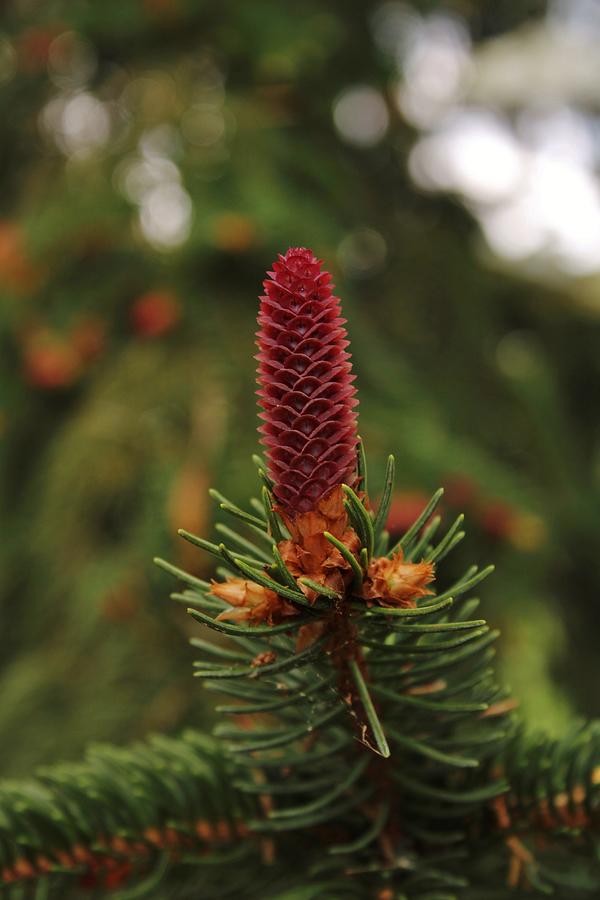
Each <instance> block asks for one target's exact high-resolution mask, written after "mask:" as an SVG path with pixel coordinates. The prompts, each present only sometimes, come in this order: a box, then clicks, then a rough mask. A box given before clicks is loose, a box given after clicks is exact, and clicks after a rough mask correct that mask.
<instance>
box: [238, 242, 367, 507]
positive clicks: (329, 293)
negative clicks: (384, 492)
mask: <svg viewBox="0 0 600 900" xmlns="http://www.w3.org/2000/svg"><path fill="white" fill-rule="evenodd" d="M267 275H268V278H267V279H266V281H264V282H263V284H264V287H265V294H264V295H263V296H262V297H261V298H260V313H259V316H258V323H259V326H260V327H259V331H258V341H257V343H258V347H259V353H258V355H257V357H256V358H257V359H258V384H259V390H258V392H257V393H258V397H259V404H260V406H261V407H262V410H263V411H262V412H261V414H260V418H261V419H263V420H264V424H263V425H262V426H261V427H260V429H259V430H260V432H261V433H262V438H261V442H262V443H263V444H264V445H265V446H266V448H267V461H268V469H269V475H270V476H271V478H272V480H273V482H274V483H275V488H274V493H275V496H276V498H277V500H278V501H279V503H280V504H281V505H282V506H283V507H284V508H285V509H287V510H288V511H290V512H291V513H292V514H293V513H302V512H308V511H309V510H312V509H314V508H315V506H316V504H317V503H318V501H319V500H320V499H321V497H323V496H324V495H325V494H326V493H327V492H328V491H329V490H330V489H331V488H333V487H335V486H336V485H340V484H342V483H343V482H348V481H351V482H352V481H353V480H354V473H355V470H356V442H357V435H356V412H355V407H356V406H357V405H358V400H356V399H355V393H356V390H355V388H354V387H353V384H352V383H353V381H354V379H355V376H354V375H352V366H351V364H350V354H349V353H348V352H347V351H346V347H348V344H349V341H348V340H347V333H346V329H345V328H344V324H345V322H346V319H343V318H342V317H341V310H340V301H339V298H338V297H335V296H334V295H333V285H332V284H331V275H330V274H329V272H323V271H321V260H318V259H317V258H316V257H315V256H314V254H313V253H312V251H311V250H307V249H305V248H303V247H291V248H290V249H289V250H288V251H287V253H286V254H285V256H281V255H279V260H278V261H277V262H275V263H274V264H273V271H272V272H268V273H267Z"/></svg>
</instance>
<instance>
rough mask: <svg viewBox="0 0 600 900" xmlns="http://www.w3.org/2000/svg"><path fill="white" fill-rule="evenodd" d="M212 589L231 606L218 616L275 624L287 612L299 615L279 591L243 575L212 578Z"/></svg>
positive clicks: (211, 591) (287, 614)
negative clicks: (220, 580)
mask: <svg viewBox="0 0 600 900" xmlns="http://www.w3.org/2000/svg"><path fill="white" fill-rule="evenodd" d="M210 593H211V594H213V595H214V596H215V597H219V598H220V599H221V600H225V602H226V603H230V604H231V606H232V608H231V609H224V610H223V612H222V613H219V615H218V616H217V619H219V620H221V621H222V620H223V619H231V620H232V621H234V622H246V621H248V622H252V623H254V624H258V623H260V622H267V623H268V624H269V625H273V624H275V623H277V622H281V620H282V619H285V618H286V617H287V616H295V615H297V611H296V610H295V609H294V607H293V606H291V605H290V604H289V603H286V601H285V600H283V599H282V598H281V597H279V596H278V595H277V594H276V593H275V591H270V590H269V589H268V588H265V587H262V586H261V585H260V584H255V583H254V582H253V581H245V580H244V579H243V578H230V579H229V580H228V581H223V582H221V583H218V582H216V581H213V582H212V585H211V589H210Z"/></svg>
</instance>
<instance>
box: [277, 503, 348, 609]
mask: <svg viewBox="0 0 600 900" xmlns="http://www.w3.org/2000/svg"><path fill="white" fill-rule="evenodd" d="M278 512H279V513H280V515H281V516H282V518H283V519H284V521H285V524H286V525H287V527H288V530H289V532H290V535H291V540H289V541H282V542H281V543H280V544H279V551H280V553H281V556H282V557H283V561H284V562H285V564H286V566H287V567H288V569H289V570H290V572H291V573H292V575H293V576H294V578H301V577H302V576H306V577H307V578H310V579H312V581H316V582H317V583H318V584H322V585H325V586H326V587H329V588H332V589H333V590H336V591H344V589H345V588H346V586H347V584H348V582H349V580H350V577H351V570H350V566H349V564H348V563H347V562H346V560H345V559H344V557H343V556H342V554H341V553H340V552H339V550H336V548H335V547H334V546H333V545H332V544H331V543H330V542H329V541H328V540H327V538H326V537H324V535H323V533H324V532H325V531H328V532H330V533H331V534H332V535H333V536H334V537H336V538H337V539H338V540H340V541H342V543H343V544H345V545H346V547H348V549H349V550H350V552H351V553H354V554H357V553H358V551H359V549H360V542H359V540H358V537H357V535H356V533H355V532H354V531H353V529H352V528H350V527H349V525H348V516H347V513H346V510H345V509H344V494H343V491H342V488H341V485H340V486H338V487H335V488H333V490H331V491H329V493H327V494H325V496H324V497H322V498H321V499H320V500H319V501H318V502H317V504H316V507H315V509H314V510H310V511H309V512H305V513H296V514H295V515H288V514H286V511H285V510H284V509H279V510H278ZM300 588H301V589H302V591H303V592H304V594H305V595H306V596H307V597H308V599H309V600H314V599H315V598H316V596H317V595H316V593H315V591H312V590H311V589H310V588H307V587H306V586H305V585H302V584H301V585H300Z"/></svg>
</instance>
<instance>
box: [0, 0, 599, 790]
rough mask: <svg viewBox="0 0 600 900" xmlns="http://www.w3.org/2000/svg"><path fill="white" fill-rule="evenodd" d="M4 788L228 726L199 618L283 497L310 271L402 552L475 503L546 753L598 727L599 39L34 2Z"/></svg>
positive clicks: (395, 13)
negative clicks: (273, 365) (189, 538)
mask: <svg viewBox="0 0 600 900" xmlns="http://www.w3.org/2000/svg"><path fill="white" fill-rule="evenodd" d="M0 16H1V18H0V104H1V106H0V109H1V111H2V115H1V117H0V182H1V189H0V348H1V349H0V466H1V487H0V517H1V540H0V616H1V628H0V734H1V735H2V760H1V773H2V774H3V775H13V774H15V775H16V774H23V773H26V772H28V771H29V770H30V768H31V766H32V765H35V764H39V763H42V762H50V761H53V760H56V759H58V758H75V757H76V756H77V755H78V754H79V753H80V752H81V750H82V748H83V746H84V745H85V744H86V743H88V742H89V741H97V740H114V741H118V742H121V743H122V742H126V741H128V740H130V739H132V738H134V737H138V736H142V735H145V734H147V733H148V732H150V731H153V730H162V731H168V732H176V731H177V730H178V729H179V728H180V727H181V726H182V725H183V724H194V725H197V726H199V727H208V725H209V724H210V704H209V703H208V702H207V701H206V700H205V699H204V698H203V695H202V693H201V692H200V690H199V688H198V687H197V685H196V684H195V683H194V682H193V680H192V678H191V650H190V649H189V647H188V646H187V644H186V636H187V634H188V628H189V626H188V622H187V617H186V615H185V612H184V610H183V609H182V608H181V607H179V606H176V604H174V603H172V602H170V601H169V600H168V593H169V590H170V589H171V588H172V584H171V583H170V582H169V579H168V578H167V577H166V576H164V573H161V572H160V571H158V570H154V569H153V567H152V564H151V559H152V557H153V556H154V555H161V556H165V557H167V558H170V559H172V560H173V561H174V562H176V563H178V564H180V565H181V564H183V565H185V566H187V567H190V568H191V569H193V571H195V572H197V573H199V574H203V575H205V576H206V575H208V574H209V572H210V560H209V559H208V558H205V557H203V556H202V554H201V553H200V552H197V551H195V550H194V549H193V548H191V547H190V546H189V545H185V544H184V543H183V542H182V541H180V540H179V539H177V538H176V536H175V532H176V528H177V527H178V526H181V527H185V528H186V529H188V530H190V531H193V532H196V533H198V534H202V535H205V536H210V534H211V532H212V530H213V528H214V524H215V520H216V519H215V514H214V510H213V508H212V506H211V503H210V501H209V499H208V497H207V488H208V486H209V484H210V483H214V484H215V485H217V486H218V487H219V488H220V489H222V490H223V491H224V492H225V493H227V494H228V495H230V496H231V497H232V499H235V500H237V501H238V502H240V501H242V500H243V499H244V498H245V497H246V496H247V495H248V493H249V492H251V491H252V490H253V488H254V468H253V465H252V463H251V461H250V454H251V453H252V452H253V451H254V450H255V449H256V434H255V418H254V417H255V408H254V399H253V360H252V354H253V352H254V350H253V341H254V327H255V316H256V310H257V294H258V293H259V289H260V282H261V279H262V277H263V273H264V270H265V269H266V268H268V266H269V265H270V262H271V261H272V259H273V258H274V256H275V254H276V253H277V252H278V251H282V250H284V249H285V248H286V247H287V246H288V245H290V244H291V245H307V246H309V247H311V248H313V249H314V251H315V252H316V253H317V254H318V255H319V256H321V257H322V258H324V259H325V260H326V263H327V265H328V267H329V268H330V269H331V270H332V271H333V272H334V276H335V281H336V283H337V285H338V289H339V293H341V295H342V297H343V300H344V306H345V311H346V313H347V315H348V318H349V323H350V324H349V327H350V332H351V337H352V339H353V350H354V360H355V367H356V371H357V373H358V383H359V388H360V394H361V401H362V403H361V430H362V434H363V436H364V438H365V441H366V444H367V448H368V452H369V456H370V460H371V480H372V482H373V483H375V484H377V483H378V480H379V479H381V476H382V470H383V466H384V461H385V458H386V455H387V453H388V452H389V451H390V450H394V451H395V452H396V453H397V458H398V463H399V486H398V494H397V496H396V498H395V502H394V507H393V520H394V521H393V525H394V527H395V528H400V527H402V525H403V524H405V523H407V522H408V521H410V520H411V519H412V518H413V517H414V515H415V514H416V513H417V512H418V511H420V508H421V506H422V504H423V503H424V501H425V499H426V498H427V495H428V493H429V492H431V491H432V490H433V489H434V488H436V487H437V486H438V485H439V484H443V485H445V486H446V488H447V492H446V498H445V501H444V510H445V515H446V519H447V520H449V519H450V517H451V516H455V515H456V514H457V512H459V511H464V512H465V513H466V514H467V526H468V531H469V538H468V540H467V541H465V542H464V546H463V545H461V549H460V551H458V552H457V554H456V559H455V560H454V561H453V562H451V563H449V565H450V566H454V567H456V568H457V569H458V568H464V567H465V566H466V565H467V564H468V563H469V562H471V561H473V560H476V561H478V562H480V563H481V564H484V563H488V562H495V563H496V564H497V567H498V570H497V573H496V574H495V575H494V576H493V578H492V579H491V580H490V581H488V582H486V585H485V589H484V591H483V592H482V593H483V596H484V599H485V605H484V612H485V615H487V617H488V618H489V619H491V620H492V622H494V623H496V624H498V625H499V626H500V627H501V628H502V630H503V638H502V642H501V645H500V653H499V656H500V663H501V665H502V668H503V670H504V673H505V677H506V678H507V680H508V681H509V682H510V684H511V685H512V687H513V689H514V690H515V692H516V693H517V694H518V695H519V696H520V697H521V700H522V707H523V711H524V714H525V715H526V716H527V717H528V719H529V721H530V723H531V725H532V726H533V727H544V728H547V729H549V730H551V731H553V732H560V730H561V729H562V728H563V726H564V723H565V722H566V721H568V720H569V719H571V718H572V717H573V716H580V715H586V716H589V715H598V714H599V713H600V699H599V697H598V690H597V684H598V679H599V676H600V659H599V658H598V625H597V623H598V618H599V616H600V552H599V550H600V417H599V413H598V398H599V397H600V4H599V3H598V2H596V0H551V2H549V3H546V2H542V0H527V2H525V0H455V2H443V3H436V2H414V3H407V2H395V0H392V2H384V3H369V2H366V0H361V2H359V0H329V2H327V3H323V2H322V0H302V2H301V3H297V4H286V3H282V2H279V0H253V2H252V3H249V2H247V0H223V2H221V3H215V2H208V0H127V2H123V0H102V2H97V0H44V2H41V0H12V2H11V0H7V2H5V3H4V4H3V5H2V12H1V14H0Z"/></svg>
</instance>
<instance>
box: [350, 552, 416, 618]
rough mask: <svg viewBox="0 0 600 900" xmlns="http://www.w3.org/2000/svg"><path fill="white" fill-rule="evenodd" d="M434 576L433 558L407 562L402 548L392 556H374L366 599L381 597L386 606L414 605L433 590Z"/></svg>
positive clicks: (364, 586) (381, 601)
mask: <svg viewBox="0 0 600 900" xmlns="http://www.w3.org/2000/svg"><path fill="white" fill-rule="evenodd" d="M433 579H434V566H433V563H430V562H420V563H412V562H404V555H403V553H402V550H400V551H399V552H398V553H396V554H395V555H394V556H393V557H392V558H391V559H388V558H387V557H386V556H382V557H379V558H377V559H373V560H371V564H370V566H369V570H368V572H367V577H366V578H365V581H364V584H363V597H364V598H365V600H377V601H378V602H379V603H381V604H382V606H414V605H415V601H416V600H417V598H419V597H424V596H425V595H427V594H431V593H432V591H430V590H428V588H427V585H428V584H429V583H430V582H431V581H433Z"/></svg>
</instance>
